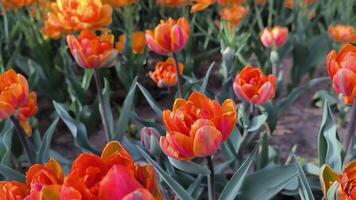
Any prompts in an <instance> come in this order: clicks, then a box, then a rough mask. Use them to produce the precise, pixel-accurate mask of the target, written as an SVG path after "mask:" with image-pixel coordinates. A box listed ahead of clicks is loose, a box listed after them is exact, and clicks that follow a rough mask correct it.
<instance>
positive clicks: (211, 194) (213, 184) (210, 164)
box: [206, 156, 215, 200]
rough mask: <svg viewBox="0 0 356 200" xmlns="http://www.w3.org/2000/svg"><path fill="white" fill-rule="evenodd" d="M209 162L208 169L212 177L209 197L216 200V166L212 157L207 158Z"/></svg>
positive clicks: (209, 185) (209, 183)
mask: <svg viewBox="0 0 356 200" xmlns="http://www.w3.org/2000/svg"><path fill="white" fill-rule="evenodd" d="M206 159H207V161H208V168H209V170H210V175H209V176H208V197H209V200H214V199H215V174H214V164H213V160H212V158H211V156H208V157H206Z"/></svg>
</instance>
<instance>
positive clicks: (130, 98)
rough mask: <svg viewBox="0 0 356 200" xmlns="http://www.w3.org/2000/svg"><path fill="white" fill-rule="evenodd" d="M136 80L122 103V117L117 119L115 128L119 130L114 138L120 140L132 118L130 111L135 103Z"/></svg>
mask: <svg viewBox="0 0 356 200" xmlns="http://www.w3.org/2000/svg"><path fill="white" fill-rule="evenodd" d="M136 80H137V77H136V78H135V80H134V81H133V83H132V85H131V87H130V90H129V93H128V94H127V96H126V98H125V101H124V103H123V105H122V109H121V112H120V117H119V120H118V121H117V124H116V127H115V129H116V130H117V133H116V134H115V135H114V139H115V140H118V141H120V140H121V139H122V138H123V136H124V135H125V133H126V131H127V129H128V127H129V119H130V117H129V116H130V113H131V111H132V107H133V104H134V97H135V92H136Z"/></svg>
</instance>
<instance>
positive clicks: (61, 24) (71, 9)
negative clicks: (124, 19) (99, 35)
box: [42, 0, 112, 39]
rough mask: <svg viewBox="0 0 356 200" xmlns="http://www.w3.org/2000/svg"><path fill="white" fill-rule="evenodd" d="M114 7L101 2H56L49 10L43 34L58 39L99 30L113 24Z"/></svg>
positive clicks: (88, 0) (79, 0) (58, 0)
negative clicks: (63, 36)
mask: <svg viewBox="0 0 356 200" xmlns="http://www.w3.org/2000/svg"><path fill="white" fill-rule="evenodd" d="M111 14H112V7H111V6H110V5H108V4H104V5H102V3H101V0H56V2H54V3H52V4H51V9H48V11H47V13H46V18H45V21H44V28H43V29H42V33H43V34H44V36H46V37H49V38H52V39H58V38H60V37H61V35H62V34H68V33H73V32H79V31H82V30H98V29H102V28H103V27H106V26H108V25H110V24H111V21H112V16H111Z"/></svg>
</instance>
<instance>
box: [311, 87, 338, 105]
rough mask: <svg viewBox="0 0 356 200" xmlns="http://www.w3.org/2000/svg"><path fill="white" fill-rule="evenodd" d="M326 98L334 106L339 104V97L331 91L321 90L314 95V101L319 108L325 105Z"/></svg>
mask: <svg viewBox="0 0 356 200" xmlns="http://www.w3.org/2000/svg"><path fill="white" fill-rule="evenodd" d="M326 100H327V101H328V103H329V105H330V106H334V105H336V104H337V98H336V97H335V96H334V95H332V94H330V92H329V91H327V90H319V91H317V92H316V93H315V95H314V96H313V102H314V103H315V105H316V106H318V107H319V108H321V107H323V103H324V102H325V101H326Z"/></svg>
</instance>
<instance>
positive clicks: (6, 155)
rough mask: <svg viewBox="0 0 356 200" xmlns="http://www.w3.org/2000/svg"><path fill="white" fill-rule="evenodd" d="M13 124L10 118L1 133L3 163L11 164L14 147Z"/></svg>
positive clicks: (0, 145)
mask: <svg viewBox="0 0 356 200" xmlns="http://www.w3.org/2000/svg"><path fill="white" fill-rule="evenodd" d="M12 136H13V125H12V123H11V121H10V120H6V121H5V125H4V127H3V129H2V130H1V133H0V152H1V154H0V156H1V157H0V158H1V164H4V165H8V166H9V165H10V163H11V153H12V152H11V148H12Z"/></svg>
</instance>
